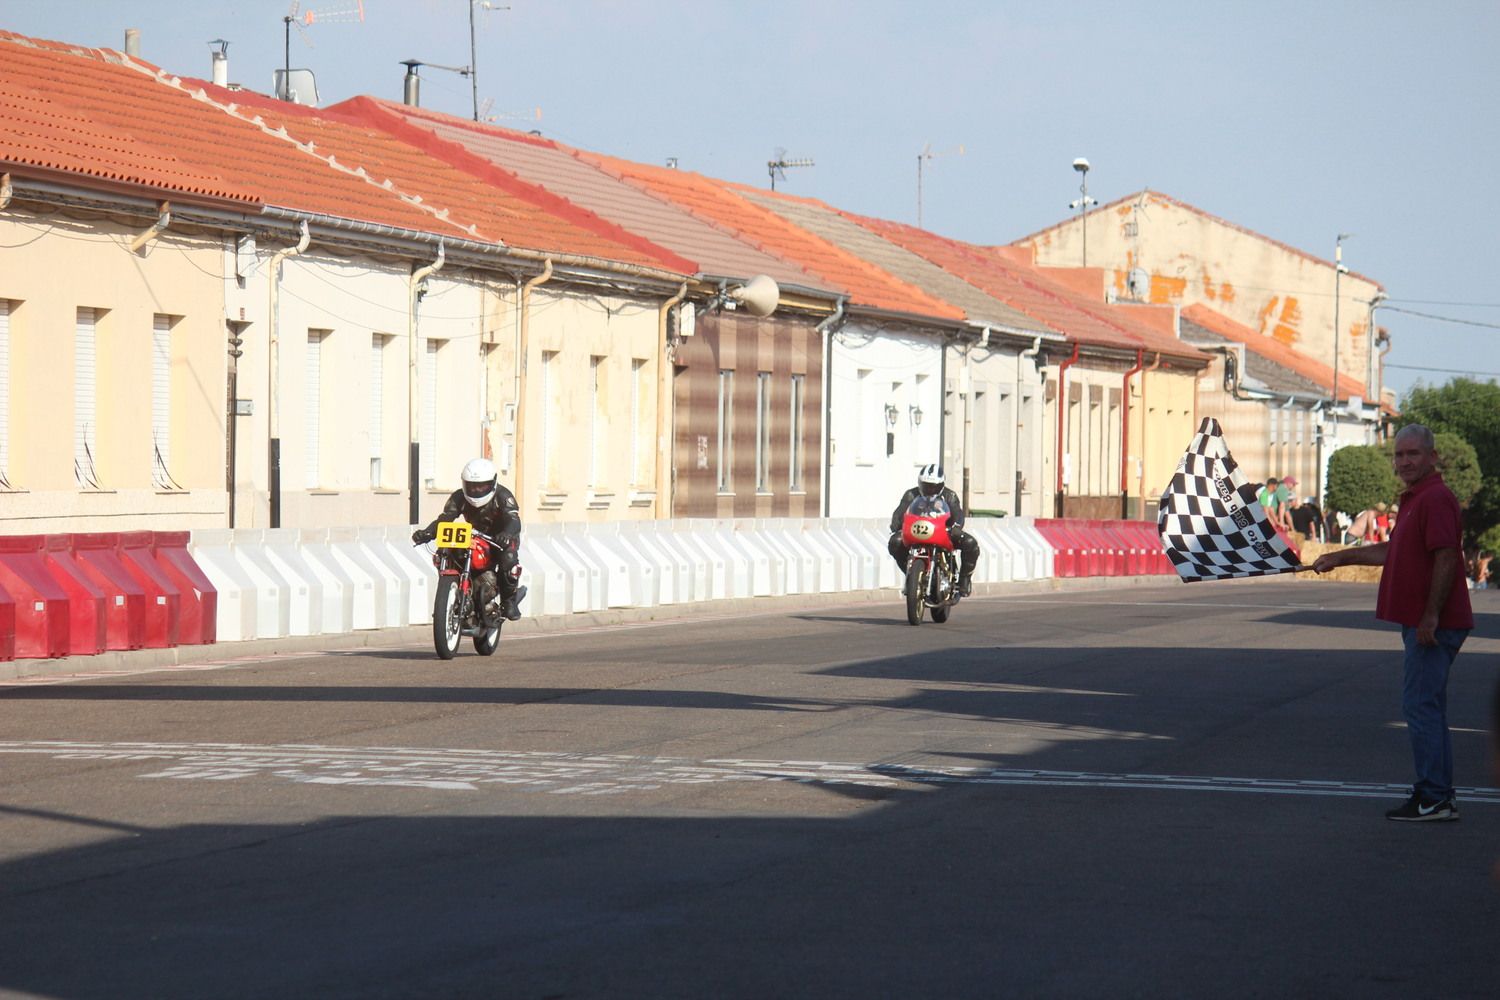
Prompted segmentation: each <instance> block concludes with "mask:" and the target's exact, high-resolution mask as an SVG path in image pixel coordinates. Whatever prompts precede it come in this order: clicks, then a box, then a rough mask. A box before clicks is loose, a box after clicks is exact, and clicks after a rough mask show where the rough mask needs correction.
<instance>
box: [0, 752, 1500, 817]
mask: <svg viewBox="0 0 1500 1000" xmlns="http://www.w3.org/2000/svg"><path fill="white" fill-rule="evenodd" d="M0 754H25V755H34V756H43V757H49V758H51V759H54V760H72V761H77V760H97V761H113V762H120V763H131V762H139V763H140V764H142V765H144V773H141V774H138V775H137V777H139V778H148V779H175V780H187V781H238V780H243V779H247V778H262V779H264V778H273V779H277V780H281V781H291V782H295V783H298V784H312V785H342V786H353V787H372V786H373V787H404V788H426V789H435V790H439V791H478V790H480V789H482V788H485V787H495V786H501V787H506V788H513V789H517V790H521V791H535V792H547V793H550V794H554V795H615V794H621V793H626V792H634V791H650V790H654V789H660V788H666V787H669V786H678V785H705V784H724V783H734V782H751V783H755V782H793V783H797V784H811V785H859V786H863V787H873V788H890V789H896V788H901V787H906V786H922V785H1017V786H1043V787H1048V788H1112V789H1122V790H1141V789H1149V790H1171V791H1184V792H1234V793H1254V794H1261V795H1302V796H1318V797H1325V798H1326V797H1336V798H1340V797H1341V798H1380V799H1389V798H1399V797H1401V796H1404V795H1408V794H1409V793H1410V791H1411V789H1410V787H1409V786H1407V785H1394V784H1385V783H1379V782H1367V781H1325V780H1318V779H1297V778H1237V777H1214V776H1205V775H1176V774H1112V773H1108V772H1103V771H1054V770H1040V769H1029V768H1005V767H940V766H930V765H926V764H921V763H909V762H899V763H898V762H879V761H877V762H872V763H851V762H840V761H825V760H764V759H744V758H738V757H716V758H710V759H707V760H690V759H687V758H682V757H647V756H630V755H624V754H608V753H602V754H594V753H558V752H544V751H505V750H451V749H422V748H404V747H333V746H322V745H317V744H296V743H291V744H276V745H270V746H255V745H252V744H243V743H83V742H73V741H62V740H33V741H5V742H0ZM1458 798H1459V800H1460V801H1461V803H1462V804H1464V805H1469V804H1471V803H1487V804H1495V805H1500V789H1494V788H1460V789H1458Z"/></svg>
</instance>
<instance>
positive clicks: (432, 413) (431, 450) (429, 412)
mask: <svg viewBox="0 0 1500 1000" xmlns="http://www.w3.org/2000/svg"><path fill="white" fill-rule="evenodd" d="M442 346H443V342H442V341H441V340H429V341H427V349H426V353H424V354H423V355H422V441H421V445H420V447H421V450H422V485H423V487H424V488H426V489H429V490H430V489H434V488H436V486H437V471H436V470H437V447H438V446H437V431H438V398H437V397H438V351H440V350H441V349H442Z"/></svg>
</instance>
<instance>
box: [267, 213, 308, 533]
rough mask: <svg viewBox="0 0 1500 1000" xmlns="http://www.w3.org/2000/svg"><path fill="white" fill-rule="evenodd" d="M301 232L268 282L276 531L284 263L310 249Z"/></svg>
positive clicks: (275, 521) (281, 253)
mask: <svg viewBox="0 0 1500 1000" xmlns="http://www.w3.org/2000/svg"><path fill="white" fill-rule="evenodd" d="M300 231H301V236H300V237H299V238H298V240H297V245H296V246H294V247H287V248H285V249H283V250H278V251H276V252H275V253H274V254H272V255H271V272H270V275H269V280H268V281H267V282H266V283H267V284H268V285H269V286H270V289H271V291H270V295H271V302H270V313H271V323H270V330H269V331H268V333H269V349H268V351H267V355H266V378H267V380H268V386H267V390H266V395H267V396H268V397H269V398H270V407H269V408H268V411H267V414H266V423H267V431H268V433H269V439H270V447H269V448H268V450H267V462H268V465H269V482H268V483H267V488H268V493H269V500H270V506H271V527H273V528H279V527H281V387H280V385H279V382H280V378H281V294H280V293H281V262H282V261H284V260H286V259H287V258H288V257H296V256H297V255H298V254H300V253H302V252H303V251H305V250H306V249H307V244H308V243H309V242H311V240H312V235H311V234H310V233H309V232H308V231H307V223H306V222H303V223H302V225H301V227H300Z"/></svg>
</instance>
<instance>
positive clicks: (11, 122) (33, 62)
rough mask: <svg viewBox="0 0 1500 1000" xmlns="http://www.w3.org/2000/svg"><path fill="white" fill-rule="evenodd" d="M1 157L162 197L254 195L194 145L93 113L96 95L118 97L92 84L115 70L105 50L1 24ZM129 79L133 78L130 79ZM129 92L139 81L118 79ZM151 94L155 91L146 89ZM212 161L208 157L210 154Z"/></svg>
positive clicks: (21, 167)
mask: <svg viewBox="0 0 1500 1000" xmlns="http://www.w3.org/2000/svg"><path fill="white" fill-rule="evenodd" d="M0 46H4V48H3V49H0V53H3V54H0V123H3V125H4V127H3V128H0V164H5V165H6V167H7V168H14V169H15V171H16V172H17V173H21V174H23V175H24V174H25V173H27V172H28V168H29V169H30V170H34V171H36V172H37V174H38V175H39V176H47V175H50V174H52V173H53V172H56V173H62V174H70V175H74V176H76V177H78V178H80V182H81V183H84V184H88V183H89V182H90V181H93V182H103V183H105V184H107V185H109V186H111V187H114V186H117V185H123V186H127V187H132V188H142V189H145V190H146V191H148V192H155V193H157V194H159V195H161V196H163V197H175V198H177V199H179V200H189V201H192V200H199V201H205V202H226V201H227V202H233V203H240V204H245V205H254V204H256V203H257V202H258V201H259V199H258V197H257V196H256V195H255V194H254V193H253V192H252V191H250V190H248V189H247V188H246V187H244V186H243V185H240V184H237V183H235V182H233V181H230V180H228V179H226V178H225V176H224V175H223V173H222V172H221V171H219V170H217V169H214V167H213V166H211V165H209V166H206V165H205V163H204V161H201V160H197V159H196V158H194V157H193V156H192V154H191V152H187V151H181V150H178V149H176V148H174V147H173V146H172V145H170V144H167V143H153V142H151V141H149V139H142V138H141V137H140V136H139V135H137V134H136V132H135V130H134V129H132V128H130V127H129V125H128V123H126V124H123V125H117V124H116V123H114V122H112V121H110V120H109V118H110V117H112V116H104V115H94V114H92V113H91V112H92V110H93V108H92V105H94V104H95V103H96V101H95V100H90V99H85V100H79V98H81V97H82V98H89V97H96V98H98V99H99V100H103V101H108V100H109V99H110V98H112V97H117V96H118V95H117V93H116V91H115V88H113V87H105V88H102V89H101V90H100V91H99V92H98V93H97V94H95V95H90V94H89V93H88V90H89V88H90V85H95V86H97V85H98V84H99V83H100V82H102V80H103V79H104V78H106V77H108V78H111V79H113V78H115V77H117V76H119V75H120V74H119V71H117V70H111V69H106V68H105V67H104V66H102V65H96V64H102V62H103V60H104V59H105V56H104V54H103V53H102V52H99V51H97V50H92V49H80V48H75V47H73V46H65V45H60V44H58V43H55V42H40V41H33V40H31V39H28V38H25V37H24V36H22V35H17V34H14V33H13V32H9V31H0ZM132 84H133V86H131V85H132ZM119 91H120V92H122V93H123V94H125V95H128V96H130V97H142V98H144V97H146V96H148V95H149V93H150V87H149V86H146V85H143V83H142V81H137V80H129V81H124V82H121V83H120V84H119ZM151 96H155V95H151ZM207 163H208V164H212V163H213V161H212V160H209V161H207Z"/></svg>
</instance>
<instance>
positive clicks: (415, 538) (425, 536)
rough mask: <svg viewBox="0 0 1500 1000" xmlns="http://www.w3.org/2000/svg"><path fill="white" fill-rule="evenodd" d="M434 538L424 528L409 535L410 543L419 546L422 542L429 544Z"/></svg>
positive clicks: (434, 536)
mask: <svg viewBox="0 0 1500 1000" xmlns="http://www.w3.org/2000/svg"><path fill="white" fill-rule="evenodd" d="M436 537H437V536H436V535H433V534H431V533H430V532H428V530H427V529H426V528H418V529H417V530H416V531H413V532H412V533H411V543H412V544H413V545H421V544H422V543H423V542H430V541H432V540H433V539H434V538H436Z"/></svg>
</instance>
